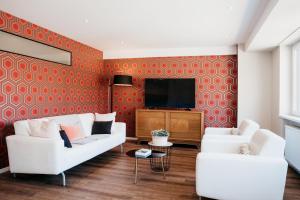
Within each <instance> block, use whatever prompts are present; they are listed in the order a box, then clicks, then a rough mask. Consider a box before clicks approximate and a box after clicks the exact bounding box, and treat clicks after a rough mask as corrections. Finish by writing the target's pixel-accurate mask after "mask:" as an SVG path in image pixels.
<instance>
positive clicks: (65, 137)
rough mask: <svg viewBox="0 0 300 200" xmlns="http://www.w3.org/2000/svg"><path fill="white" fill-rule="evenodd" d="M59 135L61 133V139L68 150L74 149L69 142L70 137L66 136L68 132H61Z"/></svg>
mask: <svg viewBox="0 0 300 200" xmlns="http://www.w3.org/2000/svg"><path fill="white" fill-rule="evenodd" d="M59 133H60V137H61V139H62V140H63V141H64V146H65V147H67V148H72V144H71V142H70V140H69V137H68V135H67V134H66V131H64V130H60V131H59Z"/></svg>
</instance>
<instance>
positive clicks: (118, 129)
mask: <svg viewBox="0 0 300 200" xmlns="http://www.w3.org/2000/svg"><path fill="white" fill-rule="evenodd" d="M112 134H118V135H121V137H122V141H123V142H122V143H124V142H125V140H126V123H124V122H115V129H114V130H113V131H112Z"/></svg>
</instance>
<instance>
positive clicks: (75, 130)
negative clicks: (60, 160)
mask: <svg viewBox="0 0 300 200" xmlns="http://www.w3.org/2000/svg"><path fill="white" fill-rule="evenodd" d="M60 128H61V129H62V130H64V131H65V132H66V134H67V136H68V138H69V140H70V141H74V140H77V139H81V138H84V137H85V135H84V134H83V133H82V131H81V128H80V127H79V126H67V125H63V124H61V125H60Z"/></svg>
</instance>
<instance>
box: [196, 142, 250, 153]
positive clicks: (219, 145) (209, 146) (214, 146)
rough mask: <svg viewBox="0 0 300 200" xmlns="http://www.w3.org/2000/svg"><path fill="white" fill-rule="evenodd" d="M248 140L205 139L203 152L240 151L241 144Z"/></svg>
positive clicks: (202, 147)
mask: <svg viewBox="0 0 300 200" xmlns="http://www.w3.org/2000/svg"><path fill="white" fill-rule="evenodd" d="M245 143H247V142H245V141H243V140H217V139H203V140H202V141H201V152H206V153H239V151H240V146H241V145H242V144H245Z"/></svg>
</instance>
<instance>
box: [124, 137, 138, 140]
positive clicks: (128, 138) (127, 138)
mask: <svg viewBox="0 0 300 200" xmlns="http://www.w3.org/2000/svg"><path fill="white" fill-rule="evenodd" d="M126 140H137V138H136V137H126Z"/></svg>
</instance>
